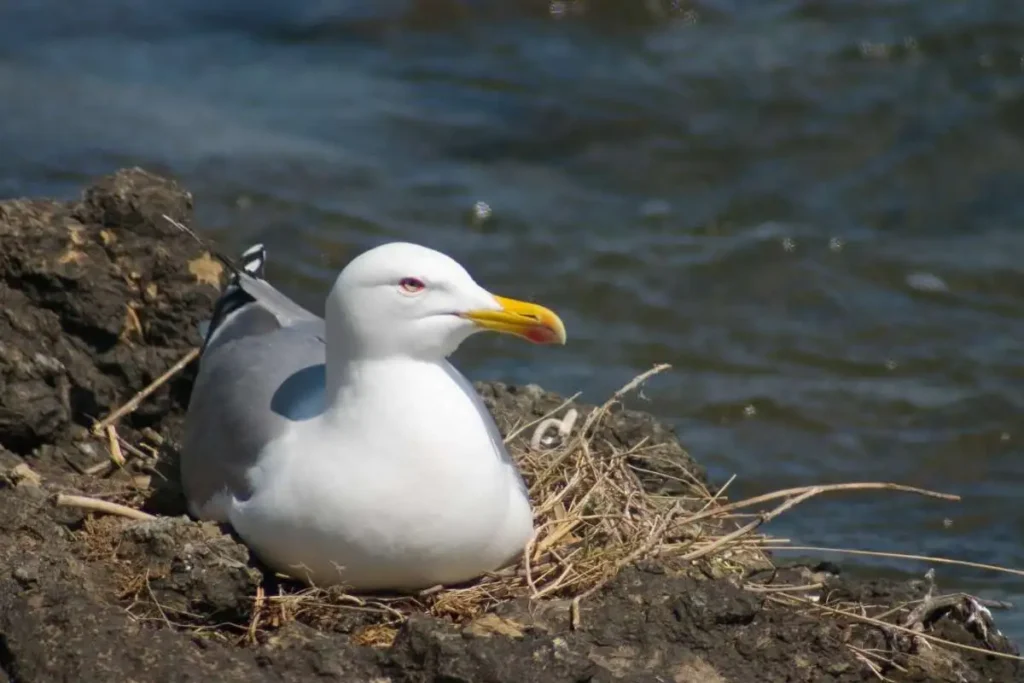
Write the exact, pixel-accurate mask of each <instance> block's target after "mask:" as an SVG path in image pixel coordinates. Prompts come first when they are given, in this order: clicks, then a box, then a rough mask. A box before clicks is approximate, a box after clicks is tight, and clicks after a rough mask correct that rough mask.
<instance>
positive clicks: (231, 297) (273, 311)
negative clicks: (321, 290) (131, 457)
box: [181, 245, 325, 521]
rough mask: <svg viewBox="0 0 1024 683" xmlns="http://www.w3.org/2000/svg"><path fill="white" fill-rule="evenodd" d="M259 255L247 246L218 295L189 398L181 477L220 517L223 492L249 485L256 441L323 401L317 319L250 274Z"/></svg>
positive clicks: (201, 504)
mask: <svg viewBox="0 0 1024 683" xmlns="http://www.w3.org/2000/svg"><path fill="white" fill-rule="evenodd" d="M264 258H265V253H264V251H263V247H262V245H256V246H254V247H252V248H251V249H249V250H247V251H246V252H245V254H244V255H243V259H246V265H245V267H244V269H240V270H239V271H238V272H236V273H234V275H233V277H232V279H231V282H230V283H229V284H228V286H227V287H226V288H225V290H224V292H223V294H222V295H221V297H220V298H219V299H218V300H217V304H216V306H215V308H214V315H213V320H212V321H211V323H210V329H209V331H208V333H207V337H206V342H205V344H204V346H203V353H202V356H201V357H200V361H199V374H198V376H197V377H196V382H195V385H194V386H193V388H192V396H191V399H190V401H189V407H188V413H187V415H186V419H185V439H184V442H183V444H182V452H181V480H182V487H183V489H184V492H185V497H186V498H187V499H188V504H189V510H190V512H192V514H193V515H195V516H196V517H200V518H204V519H215V520H217V521H226V511H227V509H226V506H225V505H224V503H225V502H227V501H228V500H229V498H228V496H234V497H238V498H246V497H248V496H249V495H251V489H250V486H249V481H248V476H247V473H248V472H249V470H250V469H251V468H252V467H253V465H255V464H256V463H257V462H258V460H259V458H260V454H261V453H262V452H263V448H264V446H266V444H267V443H269V442H270V441H272V440H274V439H275V438H277V437H278V436H280V435H281V434H282V433H283V432H284V431H285V430H287V429H288V428H289V427H290V425H292V424H293V423H295V422H297V421H301V420H305V419H309V418H310V417H313V416H315V415H318V414H319V413H320V412H321V411H322V410H323V403H324V389H325V376H324V360H325V344H324V322H323V319H321V318H319V317H317V316H315V315H314V314H312V313H310V312H309V311H307V310H306V309H304V308H302V307H301V306H299V305H298V304H296V303H295V302H294V301H292V300H291V299H289V298H288V297H286V296H285V295H284V294H282V293H281V292H279V291H278V290H277V289H275V288H274V287H273V286H271V285H270V284H269V283H267V282H266V281H265V280H262V279H261V278H259V277H254V276H253V275H252V273H258V274H260V275H262V266H263V259H264ZM223 494H227V496H225V495H223Z"/></svg>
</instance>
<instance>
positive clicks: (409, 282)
mask: <svg viewBox="0 0 1024 683" xmlns="http://www.w3.org/2000/svg"><path fill="white" fill-rule="evenodd" d="M398 286H399V287H401V288H402V291H403V292H405V293H406V294H418V293H420V292H422V291H423V290H424V289H425V288H426V285H425V284H423V280H417V279H416V278H414V277H404V278H402V279H401V281H400V282H399V283H398Z"/></svg>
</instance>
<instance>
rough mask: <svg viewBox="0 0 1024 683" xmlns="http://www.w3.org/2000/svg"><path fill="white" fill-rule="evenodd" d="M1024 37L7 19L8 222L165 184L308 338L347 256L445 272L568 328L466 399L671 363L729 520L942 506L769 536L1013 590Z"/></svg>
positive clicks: (472, 352)
mask: <svg viewBox="0 0 1024 683" xmlns="http://www.w3.org/2000/svg"><path fill="white" fill-rule="evenodd" d="M1022 36H1024V5H1021V4H1020V3H1011V2H1007V1H1002V2H999V1H997V0H973V1H972V2H962V1H959V0H930V1H926V0H888V1H885V2H875V3H869V4H864V3H853V2H846V1H841V0H833V1H831V2H828V1H826V0H756V1H755V0H708V1H707V2H704V3H700V4H693V5H689V4H674V5H670V4H668V3H664V2H657V1H650V2H639V1H637V2H628V3H627V2H625V1H624V0H622V1H615V0H604V1H602V2H591V3H589V4H584V3H580V2H577V3H572V2H563V3H558V2H556V3H548V2H535V1H532V0H519V1H518V2H515V3H508V2H469V1H464V2H459V1H457V0H431V1H429V2H428V1H420V2H397V1H392V2H388V3H374V4H372V6H371V5H369V4H367V3H362V5H361V6H360V5H357V4H356V3H343V2H330V1H329V0H319V1H309V2H296V1H294V0H288V1H286V0H262V1H260V2H253V1H252V0H248V1H247V2H241V1H240V0H219V1H214V2H206V0H203V1H202V2H200V0H182V1H179V2H176V3H157V2H148V3H147V2H141V1H140V0H134V1H129V0H96V1H95V2H92V3H67V2H63V1H61V2H58V1H57V0H35V2H33V3H3V4H0V95H2V102H3V104H2V105H0V149H2V150H3V154H2V155H0V196H17V195H58V196H71V195H73V194H74V193H76V192H77V191H78V189H79V188H80V186H81V185H82V184H83V183H85V182H86V181H87V180H88V179H89V178H90V177H92V176H95V175H98V174H102V173H107V172H110V171H111V170H113V169H114V168H117V167H119V166H124V165H142V166H145V167H147V168H150V169H152V170H156V171H165V172H170V173H173V174H174V175H176V176H177V177H179V178H180V179H182V180H183V181H184V182H185V183H186V184H187V186H188V187H190V188H191V189H192V190H193V191H194V194H195V196H196V201H197V205H198V214H199V218H200V222H201V225H202V226H203V228H205V229H206V230H207V231H209V232H210V233H212V234H213V235H215V236H216V237H217V238H218V239H219V240H221V241H222V243H223V244H224V245H225V247H227V248H228V249H231V250H239V249H241V248H243V247H244V246H246V245H247V244H249V243H250V242H252V241H255V240H262V241H264V242H266V243H267V244H268V246H269V248H270V250H271V258H272V264H271V268H270V275H271V277H272V278H273V279H274V280H275V282H278V283H280V284H281V285H282V287H283V288H284V289H286V290H287V291H288V292H289V293H291V294H292V295H294V296H295V297H296V298H297V299H299V300H300V301H301V302H302V303H304V304H306V305H308V306H310V307H311V308H314V309H317V310H319V309H320V308H321V300H322V293H323V291H324V289H325V287H326V286H327V284H328V283H329V282H330V279H331V278H332V276H333V274H334V273H335V272H336V270H337V268H339V267H340V266H341V265H343V264H344V263H345V262H346V261H347V260H348V259H349V258H350V257H351V256H352V255H354V254H355V253H358V251H360V250H362V249H364V248H365V247H367V246H370V245H372V244H375V243H378V242H381V241H384V240H389V239H396V238H403V239H411V240H415V241H418V242H422V243H425V244H428V245H431V246H434V247H437V248H440V249H442V250H444V251H447V252H449V253H451V254H452V255H454V256H455V257H456V258H458V259H459V260H461V261H463V262H464V263H465V264H467V265H468V266H469V268H470V269H471V271H472V272H473V273H474V274H475V275H476V276H477V277H478V279H479V280H481V281H482V282H483V283H484V284H486V285H487V286H488V287H490V288H492V289H493V290H495V291H497V292H501V293H504V294H507V295H510V296H519V297H532V298H535V299H536V300H538V301H541V302H543V303H546V304H549V305H551V306H552V307H554V308H555V309H556V310H558V311H559V312H560V313H562V314H563V318H564V320H565V322H566V324H567V326H568V329H569V335H570V344H569V345H568V346H567V347H565V348H564V349H551V348H535V347H531V346H528V345H526V344H523V343H519V342H517V341H515V340H510V339H498V338H486V339H485V338H478V339H474V340H473V341H472V342H471V343H470V344H468V345H467V348H465V349H464V350H463V351H461V352H460V354H459V362H460V364H461V366H462V367H463V368H464V369H466V370H467V372H468V373H469V374H471V375H472V376H473V377H475V378H501V379H505V380H509V381H515V382H527V381H537V382H540V383H541V384H543V385H545V386H546V387H548V388H551V389H554V390H557V391H561V392H564V393H572V392H574V391H576V390H582V391H583V392H584V397H585V398H586V399H589V400H591V401H599V400H601V399H603V398H604V397H605V396H607V394H608V393H609V392H611V391H612V390H614V389H615V388H616V387H618V386H619V385H621V384H623V383H625V382H626V381H628V380H629V379H630V378H631V377H632V376H634V375H635V374H636V373H638V372H640V371H642V370H644V369H646V368H648V367H650V366H651V365H652V364H653V363H655V362H669V363H672V364H673V365H674V370H673V372H672V373H671V374H669V375H665V376H662V377H660V378H658V379H656V380H654V381H652V382H651V383H650V384H649V385H648V386H647V387H646V389H645V391H644V398H642V399H638V400H637V401H636V405H637V406H638V407H642V408H645V409H648V410H651V411H653V412H655V413H657V414H658V415H661V416H663V417H664V418H666V419H669V420H672V421H673V422H674V423H675V424H676V425H677V426H678V428H679V432H680V434H681V436H682V438H683V440H684V442H685V443H686V444H687V446H688V447H689V448H690V449H691V450H692V451H693V453H694V454H695V455H696V456H697V457H698V458H699V459H700V460H701V461H702V462H704V463H706V464H707V465H708V466H709V469H710V470H711V472H712V474H713V475H714V476H715V477H716V478H717V479H718V480H719V481H724V480H725V479H726V478H727V477H728V476H730V475H731V474H736V475H738V479H737V481H736V483H735V484H734V485H733V487H732V489H731V493H732V494H733V495H734V496H741V495H747V494H753V493H758V492H763V491H767V490H772V489H776V488H782V487H790V486H798V485H805V484H812V483H819V482H840V481H851V480H891V481H899V482H904V483H910V484H916V485H919V486H926V487H931V488H936V489H940V490H944V491H950V492H955V493H958V494H961V495H962V496H964V501H963V502H961V503H958V504H953V503H942V502H938V501H932V500H926V499H921V498H916V497H910V496H904V495H895V494H870V495H868V494H860V495H854V496H846V497H843V498H830V499H826V500H820V501H811V502H809V503H806V504H804V505H803V506H802V507H800V508H797V509H796V510H794V511H792V512H790V513H788V514H787V515H786V516H784V517H783V518H781V519H779V520H778V521H777V522H775V523H773V525H772V527H771V531H773V532H775V533H776V534H779V535H781V536H784V537H788V538H791V539H793V540H794V541H795V542H798V543H801V544H810V545H826V546H839V547H854V548H865V549H874V550H891V551H901V552H910V553H919V554H938V555H945V556H952V557H957V558H962V559H970V560H974V561H977V562H986V563H993V564H999V565H1007V566H1012V567H1019V568H1024V545H1022V543H1021V534H1022V531H1024V507H1022V506H1021V505H1019V504H1018V501H1019V499H1020V496H1019V491H1020V490H1021V487H1022V485H1024V448H1022V445H1021V444H1022V440H1024V428H1022V426H1021V414H1022V411H1024V388H1022V387H1024V360H1022V359H1024V354H1022V352H1021V344H1022V340H1024V273H1022V269H1021V260H1022V257H1024V225H1022V224H1024V194H1022V188H1024V41H1022V40H1021V38H1022ZM478 202H484V203H486V205H487V207H489V210H490V215H489V216H487V217H486V218H481V217H480V211H479V210H476V209H475V208H474V207H475V205H476V204H477V203H478ZM484 213H486V211H484ZM1015 492H1017V493H1015ZM842 559H843V560H844V562H847V563H849V564H851V565H852V564H856V565H858V566H861V567H863V568H867V569H870V570H871V571H882V572H886V573H898V572H904V573H906V574H907V575H915V576H920V575H921V574H923V573H924V572H925V570H926V569H927V566H926V565H914V564H909V563H893V562H868V561H866V560H856V559H855V558H842ZM937 569H938V578H939V580H940V582H942V583H944V584H945V585H946V586H954V585H955V586H958V587H963V588H966V589H970V590H973V591H977V592H979V593H980V594H982V595H984V596H987V597H992V598H1002V599H1009V600H1015V601H1017V602H1024V587H1022V585H1024V584H1022V582H1021V580H1020V579H1016V578H1013V577H1010V576H1007V575H1004V574H994V573H983V572H979V571H972V570H964V569H959V568H955V567H948V566H939V567H938V568H937ZM1000 617H1001V621H1000V624H1001V626H1002V627H1003V628H1004V629H1005V630H1006V631H1008V632H1009V633H1011V634H1012V635H1014V636H1015V637H1016V638H1017V639H1018V640H1024V606H1022V608H1021V609H1019V610H1017V611H1013V612H1010V613H1007V614H1002V615H1000Z"/></svg>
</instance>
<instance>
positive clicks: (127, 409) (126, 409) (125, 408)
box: [92, 348, 199, 435]
mask: <svg viewBox="0 0 1024 683" xmlns="http://www.w3.org/2000/svg"><path fill="white" fill-rule="evenodd" d="M198 357H199V349H198V348H194V349H192V350H191V351H189V352H188V353H186V354H185V356H184V357H183V358H182V359H181V360H179V361H178V362H177V363H175V364H174V365H172V366H171V368H170V369H169V370H168V371H167V372H165V373H164V374H162V375H160V376H159V377H157V378H156V379H155V380H153V381H152V382H151V383H150V384H149V386H147V387H145V388H144V389H143V390H142V391H140V392H139V393H137V394H135V395H134V396H132V397H131V399H129V400H128V402H127V403H125V404H123V405H122V406H121V407H119V408H118V409H117V410H115V411H114V412H112V413H110V415H107V416H106V417H105V418H103V419H102V420H100V421H99V422H97V423H96V424H94V425H93V427H92V432H93V434H97V435H98V434H100V433H102V432H103V431H104V430H105V429H106V428H107V427H108V426H110V425H112V424H113V423H115V422H117V421H118V420H120V419H121V418H122V417H124V416H125V415H127V414H128V413H131V412H132V411H133V410H135V409H136V408H138V407H139V404H140V403H142V402H143V401H144V400H146V397H148V396H149V395H150V394H152V393H153V392H154V391H156V390H157V389H159V388H160V387H161V386H163V385H164V384H165V383H166V382H167V380H169V379H170V378H171V377H174V375H176V374H178V373H179V372H181V371H182V370H184V369H185V366H187V365H188V364H189V363H191V362H192V361H194V360H195V359H196V358H198Z"/></svg>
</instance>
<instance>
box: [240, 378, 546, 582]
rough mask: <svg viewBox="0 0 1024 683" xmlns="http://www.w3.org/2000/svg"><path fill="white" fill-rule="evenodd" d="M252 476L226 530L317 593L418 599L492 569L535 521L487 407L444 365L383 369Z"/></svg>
mask: <svg viewBox="0 0 1024 683" xmlns="http://www.w3.org/2000/svg"><path fill="white" fill-rule="evenodd" d="M350 390H351V391H352V392H353V393H352V395H350V396H347V397H344V399H345V400H343V401H342V402H341V403H340V404H339V408H338V409H337V410H335V411H334V412H333V413H328V414H326V415H325V417H324V418H322V419H316V420H310V421H308V422H303V423H296V426H295V428H294V429H292V430H291V431H290V432H289V433H288V434H287V435H286V436H284V437H283V438H281V439H279V440H278V441H276V442H275V443H274V444H272V445H271V446H270V447H268V450H267V452H266V453H264V454H263V455H262V456H261V458H260V466H259V469H258V470H256V471H253V472H251V476H250V481H251V482H252V483H253V488H254V494H253V496H252V497H251V498H249V499H248V500H244V501H243V500H237V499H236V500H235V501H234V503H233V505H232V508H231V511H230V518H231V523H232V525H233V526H234V528H235V530H236V531H237V532H238V533H239V535H240V536H242V538H243V539H245V541H246V543H248V544H249V545H250V546H251V547H252V548H253V549H254V550H255V551H256V552H257V553H258V554H259V555H260V556H261V559H263V561H264V562H266V563H267V564H269V565H271V566H273V567H274V568H275V569H277V570H279V571H282V572H285V573H289V574H296V575H299V576H303V575H304V574H305V575H306V577H308V578H309V579H310V580H311V581H312V582H313V583H315V584H317V585H328V584H333V583H339V582H343V583H345V584H347V585H349V586H350V587H352V588H356V589H380V588H396V589H414V588H423V587H428V586H432V585H436V584H438V583H454V582H459V581H464V580H467V579H470V578H473V577H475V576H478V575H480V574H481V573H483V572H486V571H490V570H493V569H496V568H498V567H499V566H500V565H501V564H503V563H504V562H505V561H507V560H509V559H510V558H511V557H513V556H514V555H516V554H517V553H518V552H520V551H521V550H522V548H523V547H524V546H525V544H526V541H527V540H528V538H529V536H530V534H531V533H532V530H533V527H532V513H531V510H530V506H529V502H528V500H527V499H526V496H525V492H524V490H523V487H522V484H521V480H520V479H519V475H518V473H517V472H516V470H515V468H514V466H513V465H512V464H511V462H510V461H509V460H508V456H507V454H506V453H505V451H504V446H503V445H502V443H501V441H500V438H499V435H498V432H497V430H496V429H495V427H494V424H493V421H492V420H491V417H490V415H489V414H488V413H487V411H486V408H485V407H484V406H483V404H482V403H481V401H480V399H479V397H478V396H477V395H476V393H475V392H474V391H473V389H472V387H471V386H469V384H468V382H466V381H465V379H464V378H462V377H461V375H459V374H458V373H457V372H456V371H455V370H454V369H453V368H451V366H449V365H448V364H447V363H444V364H443V365H438V364H426V363H416V362H404V363H400V364H393V365H390V366H387V367H375V368H373V369H372V372H370V371H368V372H367V373H366V375H365V376H363V377H361V379H360V381H359V382H358V383H357V386H355V387H353V388H351V389H350Z"/></svg>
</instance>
